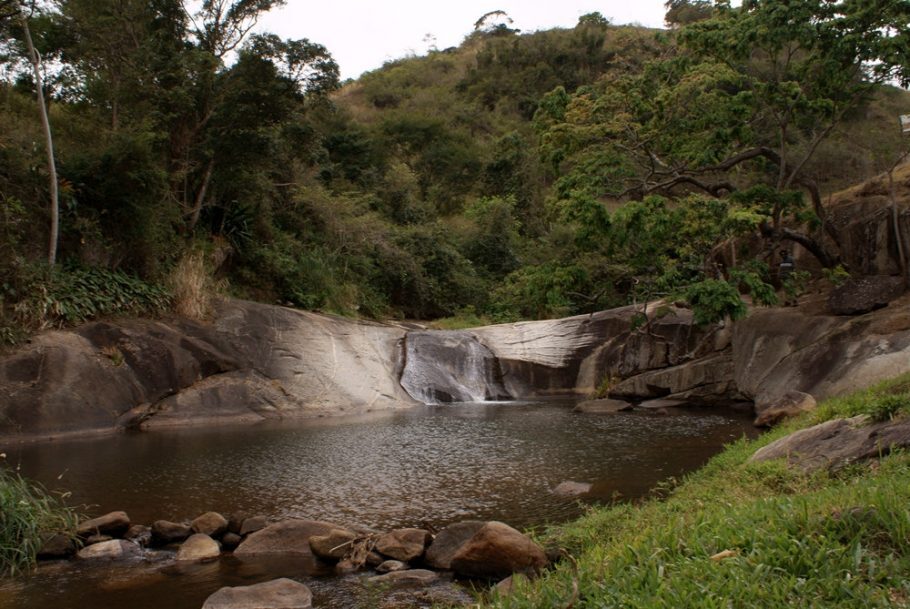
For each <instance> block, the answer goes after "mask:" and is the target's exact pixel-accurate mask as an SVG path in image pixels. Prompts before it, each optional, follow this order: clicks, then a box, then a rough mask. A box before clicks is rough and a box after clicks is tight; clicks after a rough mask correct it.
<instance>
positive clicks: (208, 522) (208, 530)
mask: <svg viewBox="0 0 910 609" xmlns="http://www.w3.org/2000/svg"><path fill="white" fill-rule="evenodd" d="M190 526H192V528H193V531H195V532H196V533H202V534H203V535H208V536H209V537H219V536H220V535H222V534H223V533H225V532H226V531H227V528H228V521H227V518H225V517H224V516H222V515H221V514H219V513H218V512H206V513H205V514H202V515H201V516H199V517H197V518H196V519H195V520H193V522H192V524H191V525H190Z"/></svg>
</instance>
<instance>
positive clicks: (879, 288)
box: [828, 275, 906, 315]
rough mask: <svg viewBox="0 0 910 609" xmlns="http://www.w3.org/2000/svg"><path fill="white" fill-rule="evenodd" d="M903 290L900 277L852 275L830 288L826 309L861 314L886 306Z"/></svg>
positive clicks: (841, 312)
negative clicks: (840, 283)
mask: <svg viewBox="0 0 910 609" xmlns="http://www.w3.org/2000/svg"><path fill="white" fill-rule="evenodd" d="M905 290H906V285H905V284H904V280H903V278H902V277H892V276H889V275H872V276H868V277H854V278H852V279H848V280H847V281H846V282H844V283H843V284H842V285H839V286H837V287H836V288H834V289H833V290H831V294H830V295H829V296H828V309H829V310H830V311H831V313H833V314H834V315H861V314H863V313H869V312H870V311H874V310H875V309H881V308H882V307H886V306H888V304H889V303H890V302H891V301H892V300H895V299H896V298H898V297H899V296H900V295H901V294H903V293H904V291H905Z"/></svg>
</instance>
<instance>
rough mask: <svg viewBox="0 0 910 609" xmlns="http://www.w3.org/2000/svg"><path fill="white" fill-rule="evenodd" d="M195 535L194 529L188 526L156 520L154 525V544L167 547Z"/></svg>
mask: <svg viewBox="0 0 910 609" xmlns="http://www.w3.org/2000/svg"><path fill="white" fill-rule="evenodd" d="M192 534H193V529H192V528H191V527H190V526H189V525H186V524H182V523H179V522H170V521H168V520H156V521H155V522H153V523H152V543H153V544H154V545H156V546H166V545H167V544H169V543H177V542H181V541H183V540H184V539H186V538H187V537H189V536H190V535H192Z"/></svg>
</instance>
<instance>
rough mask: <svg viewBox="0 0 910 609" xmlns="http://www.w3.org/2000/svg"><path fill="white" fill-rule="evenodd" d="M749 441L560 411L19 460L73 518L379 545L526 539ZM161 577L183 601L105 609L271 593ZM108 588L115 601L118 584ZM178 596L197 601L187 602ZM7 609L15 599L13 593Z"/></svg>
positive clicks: (719, 425) (257, 434)
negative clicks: (367, 539) (327, 527)
mask: <svg viewBox="0 0 910 609" xmlns="http://www.w3.org/2000/svg"><path fill="white" fill-rule="evenodd" d="M752 433H754V432H753V430H752V427H751V425H749V422H748V421H747V420H746V419H744V418H743V417H740V416H735V415H730V414H728V413H726V412H721V411H708V412H705V411H702V412H697V413H695V412H693V413H687V414H681V415H679V416H659V415H656V414H653V413H638V412H635V413H621V414H615V415H608V416H596V415H578V414H574V413H572V412H571V404H568V403H565V402H553V401H551V402H523V403H522V402H519V403H515V402H512V403H507V404H504V403H481V404H456V405H446V406H439V407H427V408H419V409H415V410H409V411H405V412H400V413H391V414H382V415H375V416H369V417H361V418H358V419H347V420H328V419H327V420H320V421H308V422H303V421H301V422H284V423H281V424H267V425H257V426H252V427H229V428H220V429H197V430H193V429H190V430H180V431H168V432H153V433H144V434H138V435H121V436H115V437H110V438H103V439H92V440H85V441H69V442H57V443H50V444H41V445H35V446H28V447H25V448H22V449H19V450H6V452H7V453H8V454H9V458H8V462H10V463H12V464H16V463H18V464H20V465H21V469H22V473H23V474H24V475H26V476H29V477H32V478H35V479H38V480H39V481H41V482H43V483H44V484H45V485H46V486H48V487H49V488H52V489H54V488H61V489H66V490H69V491H71V492H72V499H71V503H77V504H90V505H94V506H96V507H94V508H92V509H91V513H92V514H95V513H102V512H105V511H109V510H114V509H123V510H126V511H127V512H128V513H129V515H130V517H131V518H132V520H133V521H134V522H145V523H150V522H151V521H153V520H156V519H159V518H165V519H171V520H183V519H188V518H192V517H195V516H196V515H198V514H200V513H202V512H205V511H209V510H215V511H219V512H223V513H225V514H229V513H231V512H234V511H244V512H247V513H249V514H251V515H252V514H261V515H265V516H267V517H269V518H270V519H272V520H278V519H281V518H288V517H299V518H314V519H323V520H329V521H333V522H338V523H340V524H346V525H360V526H368V527H375V528H379V529H388V528H392V527H397V526H415V525H422V526H431V527H436V528H439V527H442V526H444V525H446V524H449V523H451V522H454V521H458V520H465V519H497V520H503V521H505V522H508V523H509V524H511V525H513V526H516V527H519V528H522V527H531V526H537V525H541V524H544V523H549V522H558V521H563V520H566V519H569V518H572V517H574V516H576V515H578V514H579V513H580V512H581V510H582V509H583V507H582V506H581V504H580V502H579V501H577V500H574V499H566V498H559V497H556V496H554V495H553V494H552V492H551V490H552V489H553V488H554V487H555V486H556V485H557V484H559V483H560V482H562V481H565V480H574V481H579V482H590V483H592V484H593V489H592V492H591V493H590V494H589V495H588V496H587V497H586V498H585V500H586V501H595V502H596V501H609V500H611V499H612V498H614V497H622V498H629V499H631V498H636V497H640V496H642V495H644V494H646V493H647V492H648V490H649V489H650V488H653V487H654V485H655V484H656V483H657V482H659V481H660V480H662V479H665V478H667V477H669V476H678V475H680V474H682V473H685V472H686V471H690V470H692V469H694V468H696V467H698V466H699V465H701V464H702V463H704V462H705V461H706V460H707V459H708V458H709V457H710V456H711V455H713V454H715V453H716V452H717V451H718V450H719V449H720V448H721V446H722V445H723V444H725V443H728V442H731V441H733V440H736V439H738V438H740V437H742V436H743V435H744V434H752ZM249 568H251V567H248V568H247V570H249ZM148 571H149V572H148V573H145V574H142V573H140V574H139V575H141V577H147V578H148V579H149V582H148V584H142V585H148V586H151V589H167V590H171V601H172V602H168V603H165V604H160V605H153V604H149V605H145V604H144V601H143V602H140V601H139V600H138V599H136V598H132V597H130V598H132V600H129V601H124V602H123V603H118V602H115V601H114V600H113V599H114V598H116V597H118V595H119V596H122V595H123V594H127V593H126V592H122V591H117V590H116V589H114V590H111V591H107V592H104V596H103V598H105V599H108V600H109V601H110V602H108V601H105V602H104V604H103V606H104V607H111V608H114V607H123V608H124V609H125V608H126V607H136V608H137V609H138V607H140V606H149V607H152V606H161V607H174V608H175V609H176V607H177V606H178V605H177V604H174V602H173V601H175V598H174V597H175V596H179V597H181V598H183V597H186V598H187V600H186V601H183V602H184V603H185V605H181V606H186V607H199V606H201V601H199V602H197V601H196V600H195V599H196V596H199V595H200V594H202V592H205V591H207V592H206V593H209V592H211V591H213V590H215V589H217V588H218V587H220V585H225V582H232V585H237V584H238V583H246V584H248V583H251V582H252V581H260V580H261V579H262V578H266V577H265V576H264V575H262V574H260V575H259V576H258V577H259V578H260V579H256V578H257V575H256V573H253V574H252V575H251V574H250V573H247V572H246V571H244V570H243V569H239V568H238V567H237V566H236V565H233V566H232V563H231V562H230V561H228V562H225V561H224V560H222V561H220V562H219V563H216V564H215V566H211V565H209V566H200V567H198V568H197V569H196V572H195V575H194V576H193V577H172V576H169V575H168V574H167V573H162V572H160V569H158V568H156V567H152V568H149V569H148ZM254 571H255V569H254ZM270 572H272V573H275V572H276V571H275V569H270ZM298 572H299V570H298ZM133 576H136V573H134V574H133ZM86 577H87V576H84V575H83V576H78V577H74V576H73V574H72V573H70V574H69V575H62V574H61V575H60V576H53V575H51V576H49V578H50V579H49V580H48V581H53V582H54V583H53V587H54V588H56V589H58V590H59V592H60V595H59V596H58V597H55V598H56V600H55V603H54V604H55V605H56V606H57V607H60V608H62V607H64V606H72V607H87V606H93V605H92V603H93V602H94V603H97V597H96V596H93V594H98V591H97V590H96V588H97V586H95V585H90V586H89V588H90V589H92V590H95V592H94V593H92V594H89V596H88V597H86V598H84V599H83V600H82V601H79V602H76V601H73V603H74V604H71V605H63V604H60V602H59V601H60V600H61V598H62V597H68V598H78V596H79V594H80V592H78V591H79V590H82V592H81V593H84V594H88V592H86V591H85V588H86V585H85V584H83V585H82V587H81V588H80V586H78V585H76V584H75V583H73V581H69V580H68V579H67V578H69V579H70V580H74V579H82V580H85V579H86ZM41 579H44V578H41ZM90 580H91V577H88V581H90ZM38 581H39V582H40V579H39V580H38ZM336 581H337V580H336ZM156 582H157V583H156ZM162 582H163V583H162ZM308 583H310V582H308ZM105 585H107V586H109V587H113V588H116V583H114V584H110V583H109V584H105ZM11 586H12V587H11ZM40 587H42V586H38V585H29V586H27V588H29V589H30V590H31V591H30V592H25V593H24V598H25V599H26V601H23V604H12V605H9V604H6V605H5V604H4V602H3V601H2V600H0V607H2V608H3V609H6V607H17V606H21V607H41V606H49V605H42V604H41V602H44V601H41V602H38V601H39V600H40V599H41V598H43V597H45V595H46V594H48V590H44V591H43V592H42V591H39V590H38V588H40ZM124 587H125V588H126V589H130V586H128V585H125V586H124ZM181 587H185V588H187V589H186V590H183V591H182V592H181V591H180V588H181ZM14 588H15V586H14V585H13V584H8V585H6V586H5V591H6V592H7V593H13V594H15V589H14ZM189 588H193V592H191V591H190V589H189ZM315 591H316V592H317V594H318V592H319V585H318V583H317V585H316V589H315ZM0 596H5V594H4V587H2V586H0ZM17 596H18V595H17ZM127 597H129V594H127ZM10 598H14V597H12V596H10ZM202 598H204V596H202ZM29 599H30V600H29ZM91 599H95V600H94V601H92V600H91ZM45 600H46V599H45ZM191 601H192V602H191ZM36 603H37V604H36ZM86 603H88V604H86ZM137 603H139V604H137ZM94 606H101V605H97V604H95V605H94Z"/></svg>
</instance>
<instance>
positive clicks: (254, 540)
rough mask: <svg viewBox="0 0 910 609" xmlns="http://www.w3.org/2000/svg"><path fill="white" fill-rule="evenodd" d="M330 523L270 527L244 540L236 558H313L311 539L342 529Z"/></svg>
mask: <svg viewBox="0 0 910 609" xmlns="http://www.w3.org/2000/svg"><path fill="white" fill-rule="evenodd" d="M341 528H342V527H339V526H337V525H334V524H332V523H330V522H322V521H319V520H284V521H282V522H277V523H275V524H273V525H269V526H267V527H266V528H264V529H262V530H261V531H257V532H255V533H253V534H252V535H250V536H249V537H247V538H246V539H244V540H243V543H241V544H240V546H239V547H238V548H237V549H236V550H234V556H238V557H243V556H261V555H264V554H294V555H298V556H301V555H302V556H312V555H313V552H312V550H311V549H310V538H311V537H314V536H317V535H328V534H329V533H330V532H332V531H333V530H337V529H341Z"/></svg>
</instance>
